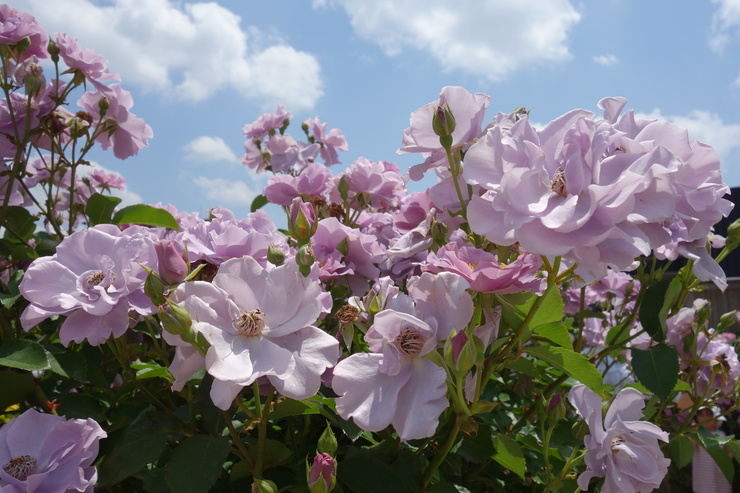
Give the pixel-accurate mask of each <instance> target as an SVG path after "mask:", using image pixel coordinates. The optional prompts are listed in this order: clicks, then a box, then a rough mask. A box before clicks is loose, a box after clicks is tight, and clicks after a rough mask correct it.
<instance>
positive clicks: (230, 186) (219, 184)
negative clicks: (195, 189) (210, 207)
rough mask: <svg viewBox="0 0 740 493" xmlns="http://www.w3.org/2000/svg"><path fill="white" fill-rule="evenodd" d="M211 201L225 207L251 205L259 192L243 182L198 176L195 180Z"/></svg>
mask: <svg viewBox="0 0 740 493" xmlns="http://www.w3.org/2000/svg"><path fill="white" fill-rule="evenodd" d="M193 181H194V182H195V184H196V185H198V186H199V187H200V188H201V189H202V190H203V192H204V194H205V196H206V198H207V199H209V200H213V201H214V203H217V204H218V205H224V206H237V205H250V204H251V203H252V201H253V200H254V198H255V197H256V196H257V195H259V192H257V191H255V190H253V189H251V188H250V187H249V185H247V184H246V183H244V182H242V181H233V180H226V179H223V178H206V177H205V176H198V177H197V178H195V180H193Z"/></svg>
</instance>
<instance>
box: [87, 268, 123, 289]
mask: <svg viewBox="0 0 740 493" xmlns="http://www.w3.org/2000/svg"><path fill="white" fill-rule="evenodd" d="M103 280H105V273H104V272H103V271H102V270H96V271H93V272H92V273H91V274H90V276H89V277H88V278H87V283H86V284H87V289H93V288H94V287H95V286H98V285H100V283H101V282H103ZM114 282H116V276H115V275H114V274H113V273H112V272H111V273H110V279H109V282H108V284H107V285H105V286H103V287H104V288H107V287H108V286H110V285H111V284H113V283H114Z"/></svg>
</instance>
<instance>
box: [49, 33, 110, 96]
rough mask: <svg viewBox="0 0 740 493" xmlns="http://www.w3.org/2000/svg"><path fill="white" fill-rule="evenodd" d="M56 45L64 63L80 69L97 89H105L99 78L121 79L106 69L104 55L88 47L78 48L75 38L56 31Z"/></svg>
mask: <svg viewBox="0 0 740 493" xmlns="http://www.w3.org/2000/svg"><path fill="white" fill-rule="evenodd" d="M56 45H57V48H59V56H61V57H62V59H63V60H64V63H66V64H67V66H68V67H69V68H70V69H72V70H75V71H80V72H81V73H82V74H83V75H84V76H85V77H86V78H87V80H89V81H90V82H91V83H92V84H93V85H94V86H95V87H96V88H97V89H101V88H102V89H105V86H104V85H103V84H101V83H100V80H110V79H112V80H118V81H120V80H121V77H120V76H119V75H117V74H111V73H110V72H109V71H108V60H107V59H106V58H105V57H104V56H102V55H100V54H98V53H96V52H95V51H94V50H91V49H89V48H80V46H79V45H78V44H77V38H73V37H71V36H69V35H67V33H57V35H56Z"/></svg>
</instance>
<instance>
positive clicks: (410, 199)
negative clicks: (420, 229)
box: [389, 190, 434, 234]
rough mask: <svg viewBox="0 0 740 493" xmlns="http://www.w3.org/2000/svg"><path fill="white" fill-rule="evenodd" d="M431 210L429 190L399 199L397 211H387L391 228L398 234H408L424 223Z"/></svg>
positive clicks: (432, 205)
mask: <svg viewBox="0 0 740 493" xmlns="http://www.w3.org/2000/svg"><path fill="white" fill-rule="evenodd" d="M433 208H434V204H432V200H431V197H430V196H429V190H424V191H423V192H412V193H409V194H407V195H405V196H404V197H403V198H402V199H401V202H400V203H399V204H398V209H397V210H395V211H389V213H390V214H391V217H392V218H393V228H394V229H395V230H396V231H398V232H399V233H400V234H404V233H408V232H409V231H411V230H412V229H414V228H415V227H417V226H418V225H419V224H421V223H422V222H424V221H425V220H426V218H427V216H428V215H429V211H431V210H432V209H433Z"/></svg>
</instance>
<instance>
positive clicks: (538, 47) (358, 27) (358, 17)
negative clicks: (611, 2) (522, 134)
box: [314, 0, 581, 81]
mask: <svg viewBox="0 0 740 493" xmlns="http://www.w3.org/2000/svg"><path fill="white" fill-rule="evenodd" d="M326 3H327V2H326V1H314V7H320V6H324V5H325V4H326ZM330 3H332V4H334V5H337V4H338V5H341V6H342V7H343V8H344V10H345V11H346V12H347V14H348V15H349V17H350V21H351V23H352V26H353V28H354V30H355V32H356V33H357V34H358V35H360V36H361V37H363V38H365V39H368V40H370V41H372V42H374V43H376V44H378V45H380V47H381V48H382V49H383V50H384V51H385V52H386V54H388V55H395V54H398V53H401V52H402V51H404V50H406V49H409V48H410V49H417V50H421V51H426V52H428V53H429V54H431V55H432V56H434V57H435V58H436V59H437V60H438V61H439V62H440V64H441V65H442V67H443V68H444V69H445V70H448V71H450V70H462V71H464V72H468V73H470V74H474V75H479V76H483V77H486V78H488V79H490V80H492V81H497V80H501V79H504V78H505V77H507V76H508V75H510V74H511V73H512V72H514V71H516V70H518V69H520V68H522V67H526V66H530V65H537V64H541V63H548V62H562V61H565V60H568V59H569V58H571V54H570V52H569V51H568V46H567V41H568V32H569V30H570V29H571V27H573V25H574V24H576V23H577V22H578V21H579V20H580V18H581V16H580V14H579V13H578V12H577V11H576V10H575V8H574V7H573V5H571V3H570V2H569V1H568V0H518V1H516V2H511V1H508V2H481V1H480V0H457V1H455V2H450V1H448V0H335V1H334V2H330Z"/></svg>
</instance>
